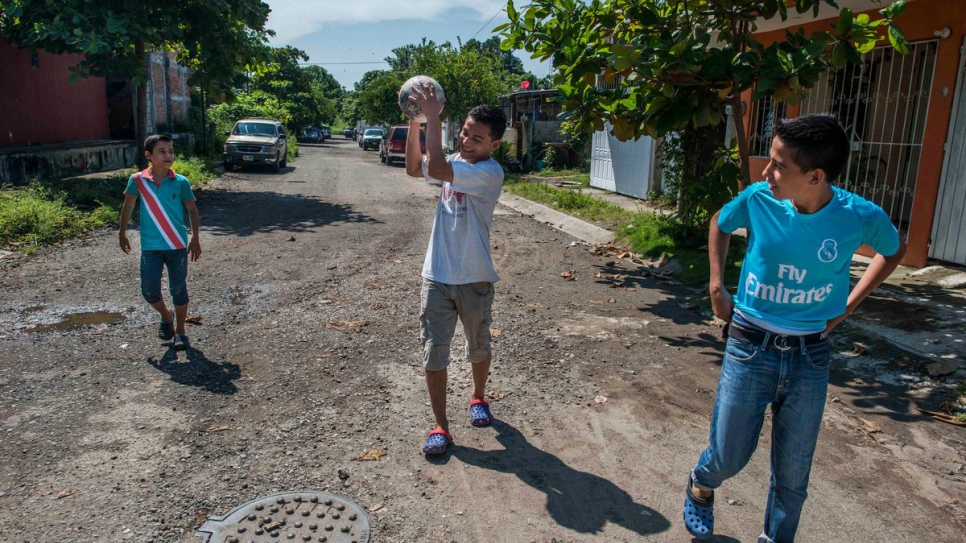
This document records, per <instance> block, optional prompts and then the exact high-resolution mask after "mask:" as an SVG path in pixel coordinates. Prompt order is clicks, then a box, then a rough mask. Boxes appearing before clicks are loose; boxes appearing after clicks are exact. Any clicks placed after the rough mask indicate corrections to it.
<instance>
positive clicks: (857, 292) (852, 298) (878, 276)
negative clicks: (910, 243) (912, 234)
mask: <svg viewBox="0 0 966 543" xmlns="http://www.w3.org/2000/svg"><path fill="white" fill-rule="evenodd" d="M905 254H906V244H905V243H903V242H902V238H899V250H898V251H896V252H895V254H893V255H892V256H882V255H879V254H877V255H875V257H873V258H872V262H870V263H869V267H868V268H866V269H865V271H864V272H863V273H862V277H860V278H859V282H858V283H856V284H855V288H853V289H852V292H850V293H849V301H848V304H847V305H846V307H845V313H843V314H841V315H839V316H838V317H835V318H834V319H832V320H830V321H828V326H827V327H826V329H825V330H826V332H831V331H832V329H833V328H835V327H836V326H838V325H839V323H841V322H842V321H844V320H845V319H847V318H848V317H849V315H851V314H852V313H853V312H854V311H855V309H856V308H857V307H859V304H861V303H862V301H863V300H865V299H866V298H867V297H868V296H869V294H872V292H873V291H874V290H875V289H877V288H879V285H881V284H882V282H883V281H885V280H886V279H888V278H889V276H890V275H892V272H894V271H895V270H896V267H898V266H899V261H901V260H902V257H903V256H905Z"/></svg>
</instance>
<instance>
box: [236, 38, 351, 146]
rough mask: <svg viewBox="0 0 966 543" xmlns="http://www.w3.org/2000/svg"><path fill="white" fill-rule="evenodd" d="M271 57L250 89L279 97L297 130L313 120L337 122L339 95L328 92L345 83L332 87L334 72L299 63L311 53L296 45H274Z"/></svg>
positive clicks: (310, 123)
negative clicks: (329, 94)
mask: <svg viewBox="0 0 966 543" xmlns="http://www.w3.org/2000/svg"><path fill="white" fill-rule="evenodd" d="M271 58H272V60H271V62H269V63H268V64H267V65H266V66H265V67H263V68H262V70H261V72H260V73H258V74H255V75H254V76H253V77H252V79H251V82H250V84H249V90H251V91H261V92H264V93H266V94H269V95H271V96H274V97H276V98H277V99H278V101H279V103H281V104H282V105H284V106H285V108H286V110H287V111H288V113H289V119H288V121H287V122H286V125H287V126H288V128H289V130H291V131H292V132H293V133H299V132H301V131H302V130H303V129H304V128H305V127H307V126H309V125H312V124H320V123H331V122H333V121H334V120H335V117H336V114H337V111H336V97H329V96H327V95H326V93H327V92H329V93H333V94H337V92H338V91H341V88H342V87H339V86H337V89H338V91H337V90H336V89H331V88H329V85H331V82H330V81H329V78H331V77H332V76H331V75H329V73H328V72H326V71H325V69H323V68H322V67H320V66H309V67H301V66H299V62H301V61H307V60H308V59H309V57H308V55H306V54H305V51H302V50H301V49H297V48H295V47H290V46H285V47H277V48H274V49H272V51H271ZM310 68H311V69H310ZM327 76H328V77H327ZM331 81H332V82H334V81H335V79H334V78H332V80H331ZM336 85H338V83H336ZM280 120H281V119H280Z"/></svg>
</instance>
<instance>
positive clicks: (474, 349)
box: [419, 277, 493, 371]
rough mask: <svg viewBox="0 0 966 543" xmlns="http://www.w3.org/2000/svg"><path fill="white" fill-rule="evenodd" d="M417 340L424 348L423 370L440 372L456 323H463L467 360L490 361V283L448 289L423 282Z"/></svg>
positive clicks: (449, 286) (491, 293)
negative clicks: (458, 321)
mask: <svg viewBox="0 0 966 543" xmlns="http://www.w3.org/2000/svg"><path fill="white" fill-rule="evenodd" d="M419 297H420V312H419V340H420V342H422V344H423V368H424V369H426V370H427V371H439V370H442V369H446V367H447V366H449V346H450V342H451V341H452V340H453V334H454V333H455V332H456V319H457V317H458V318H459V320H460V322H462V323H463V333H464V335H465V336H466V358H467V360H469V361H470V362H471V363H476V362H483V361H485V360H489V359H490V358H491V357H492V356H493V353H492V350H491V349H490V323H491V322H493V319H492V318H491V316H490V309H491V308H492V307H493V283H489V282H485V281H484V282H480V283H470V284H467V285H447V284H445V283H439V282H437V281H431V280H429V279H426V278H425V277H424V278H423V286H422V289H421V290H420V295H419Z"/></svg>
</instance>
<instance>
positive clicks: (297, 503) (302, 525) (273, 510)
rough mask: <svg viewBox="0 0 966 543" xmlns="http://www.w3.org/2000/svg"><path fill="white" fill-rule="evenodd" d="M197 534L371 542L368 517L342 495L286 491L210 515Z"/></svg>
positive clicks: (246, 539) (219, 538) (244, 542)
mask: <svg viewBox="0 0 966 543" xmlns="http://www.w3.org/2000/svg"><path fill="white" fill-rule="evenodd" d="M195 535H198V536H201V537H203V538H205V543H269V542H277V541H323V542H326V543H368V542H369V517H367V516H366V513H365V511H363V510H362V508H361V507H359V506H358V505H356V504H355V503H352V502H351V501H349V500H347V499H345V498H341V497H339V496H333V495H332V494H328V493H325V492H284V493H281V494H273V495H271V496H266V497H264V498H258V499H257V500H253V501H250V502H248V503H246V504H242V505H240V506H238V507H236V508H235V509H234V510H232V511H231V512H230V513H228V514H227V515H225V516H223V517H215V516H213V517H210V518H209V519H208V520H207V521H206V522H205V523H204V524H202V525H201V527H199V528H198V530H197V531H196V532H195Z"/></svg>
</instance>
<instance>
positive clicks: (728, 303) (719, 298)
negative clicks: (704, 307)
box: [711, 288, 735, 322]
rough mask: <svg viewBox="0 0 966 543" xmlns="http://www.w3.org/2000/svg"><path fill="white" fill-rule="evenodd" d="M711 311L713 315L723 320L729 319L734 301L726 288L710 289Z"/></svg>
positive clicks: (732, 311) (733, 309)
mask: <svg viewBox="0 0 966 543" xmlns="http://www.w3.org/2000/svg"><path fill="white" fill-rule="evenodd" d="M711 311H713V312H714V316H715V317H718V318H719V319H721V320H723V321H725V322H728V321H730V320H731V314H732V313H734V311H735V302H734V300H733V299H732V298H731V293H730V292H728V290H727V289H724V288H721V289H712V290H711Z"/></svg>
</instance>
